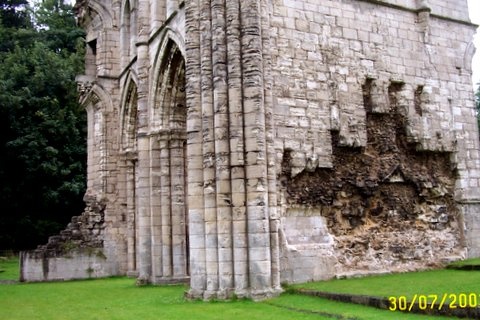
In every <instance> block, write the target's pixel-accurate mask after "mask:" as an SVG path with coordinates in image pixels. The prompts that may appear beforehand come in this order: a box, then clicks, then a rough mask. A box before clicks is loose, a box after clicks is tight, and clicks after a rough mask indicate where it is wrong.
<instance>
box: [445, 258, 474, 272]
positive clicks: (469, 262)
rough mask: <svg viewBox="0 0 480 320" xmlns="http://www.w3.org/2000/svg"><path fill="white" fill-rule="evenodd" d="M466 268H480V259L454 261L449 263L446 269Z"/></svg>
mask: <svg viewBox="0 0 480 320" xmlns="http://www.w3.org/2000/svg"><path fill="white" fill-rule="evenodd" d="M466 266H472V267H480V258H474V259H466V260H460V261H455V262H452V263H450V264H449V265H448V266H447V268H448V269H455V268H462V267H466Z"/></svg>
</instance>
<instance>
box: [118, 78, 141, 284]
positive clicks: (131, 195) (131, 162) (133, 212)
mask: <svg viewBox="0 0 480 320" xmlns="http://www.w3.org/2000/svg"><path fill="white" fill-rule="evenodd" d="M127 83H128V85H127V86H126V90H125V93H124V97H123V104H122V110H121V119H120V123H121V136H120V140H121V141H120V145H121V153H122V155H123V162H122V163H123V165H124V166H123V168H122V169H123V174H124V176H125V187H124V190H125V202H124V211H123V213H122V220H123V221H127V226H128V227H127V268H128V272H129V273H130V274H135V273H136V271H137V264H138V249H137V243H138V241H137V238H138V228H137V225H138V223H137V206H136V203H137V200H136V186H137V183H136V181H137V175H138V173H137V171H138V163H137V128H138V115H137V114H138V105H137V101H138V97H137V86H136V84H135V82H133V80H131V79H128V80H127Z"/></svg>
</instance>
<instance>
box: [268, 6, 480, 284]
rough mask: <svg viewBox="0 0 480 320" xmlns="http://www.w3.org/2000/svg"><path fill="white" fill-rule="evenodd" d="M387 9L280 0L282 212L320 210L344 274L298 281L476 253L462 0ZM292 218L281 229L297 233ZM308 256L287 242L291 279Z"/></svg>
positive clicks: (277, 92) (276, 38) (277, 78)
mask: <svg viewBox="0 0 480 320" xmlns="http://www.w3.org/2000/svg"><path fill="white" fill-rule="evenodd" d="M385 3H386V5H385V6H382V5H380V3H379V2H377V1H375V2H374V1H343V2H342V3H338V2H337V1H324V2H322V4H316V3H310V2H298V1H274V2H273V9H272V12H273V14H272V19H271V30H272V38H273V40H272V41H273V43H274V45H273V46H272V49H271V52H272V61H273V65H272V69H273V81H274V83H273V90H274V94H273V96H274V119H275V134H276V139H275V149H276V152H277V159H278V161H277V173H279V176H280V184H281V187H280V190H283V191H282V192H283V194H284V195H283V197H282V200H281V202H282V207H283V209H282V212H283V215H284V216H288V212H289V210H291V208H295V210H296V212H297V215H298V212H301V211H302V210H301V209H299V208H303V211H304V214H303V215H304V216H310V215H311V214H312V212H317V216H319V217H322V218H323V219H326V221H327V222H326V225H327V226H328V232H329V233H330V234H331V235H332V237H333V239H334V241H333V243H334V244H332V245H331V247H330V248H329V249H328V250H327V251H326V253H324V255H323V256H324V257H329V258H328V261H330V263H334V264H335V268H334V269H332V268H330V267H328V266H326V267H325V268H324V270H325V273H324V274H321V275H318V274H317V271H316V269H315V268H313V267H311V268H310V272H308V271H306V270H302V272H299V273H298V274H299V278H298V280H299V281H303V280H305V279H304V278H305V274H310V275H311V277H312V278H310V279H315V278H317V279H321V278H322V277H325V276H328V275H330V276H333V275H334V274H335V275H339V274H342V273H345V274H349V273H352V272H353V273H355V272H360V273H365V272H374V271H378V270H379V269H382V270H399V271H404V270H412V269H415V268H424V267H428V266H434V265H440V264H442V263H443V262H445V261H447V260H451V259H458V258H461V257H465V256H466V255H470V256H475V255H476V252H477V249H476V247H477V246H476V245H474V246H472V244H474V243H476V242H477V241H478V238H476V236H475V234H476V233H475V231H474V230H476V229H475V227H473V226H474V225H476V223H475V222H474V220H475V218H474V217H475V216H476V215H477V214H476V213H473V212H471V211H468V209H467V212H466V214H465V216H466V217H467V229H466V230H467V232H466V234H464V222H463V215H462V213H461V212H462V211H463V209H462V208H463V205H462V204H461V202H462V201H464V200H465V199H469V200H470V201H474V202H475V201H478V196H475V193H476V192H477V191H476V190H474V188H471V187H470V186H475V185H476V184H477V183H478V175H477V170H478V159H479V158H478V151H477V148H478V139H477V138H476V135H477V134H478V129H477V128H476V123H475V117H474V116H473V115H474V114H473V112H474V109H473V105H472V100H471V95H472V88H471V79H470V73H471V66H470V64H469V62H468V60H469V59H471V56H472V53H473V52H472V50H471V47H470V41H471V39H472V35H473V32H474V28H473V26H469V25H468V22H465V21H468V14H467V10H466V3H461V4H458V3H457V2H455V4H456V5H457V6H456V9H455V10H454V11H448V13H449V14H448V18H449V19H445V18H444V16H447V15H446V13H447V11H446V10H445V8H447V7H448V6H451V5H453V2H452V3H450V2H443V3H440V2H433V1H430V2H428V1H426V2H425V1H424V2H421V1H419V2H415V1H411V2H409V1H396V2H395V1H385ZM450 13H451V14H450ZM442 16H443V17H442ZM450 19H459V20H460V21H456V22H454V21H451V20H450ZM445 30H449V31H452V30H456V31H453V32H445ZM465 128H468V129H466V130H465ZM469 150H470V151H469ZM473 150H475V151H473ZM472 151H473V152H472ZM469 208H473V207H469ZM300 215H301V214H300ZM289 219H290V218H289ZM287 221H288V220H286V221H284V223H283V225H282V228H283V229H284V230H285V231H284V233H285V234H288V233H290V232H291V229H292V228H293V229H295V230H296V228H297V227H296V226H292V225H290V224H289V223H288V222H287ZM304 232H305V234H308V233H309V232H311V230H310V229H308V227H307V228H306V229H305V230H304ZM427 234H428V237H427V238H428V239H429V240H428V241H423V239H424V238H425V235H427ZM474 239H475V240H474ZM309 243H310V245H312V246H314V245H318V242H317V241H316V240H315V239H314V238H312V239H310V240H309ZM466 243H468V244H469V245H468V246H467V247H468V248H469V249H468V250H467V249H466V248H467V247H466V246H465V245H466ZM302 250H303V252H304V257H308V259H311V258H310V257H311V256H312V254H311V252H310V251H309V250H307V249H305V244H302V245H301V246H298V245H297V246H295V245H292V244H291V243H289V242H288V237H287V239H286V241H285V242H284V253H283V258H282V259H283V261H292V263H293V264H288V263H286V264H285V263H284V265H283V268H284V271H283V275H284V279H285V280H289V281H290V280H292V276H289V275H288V274H289V273H288V272H289V271H288V270H294V269H295V268H296V267H298V266H300V265H306V264H305V263H303V264H302V263H300V264H297V263H295V262H293V261H295V260H294V259H291V260H290V259H289V258H287V257H289V256H290V255H292V254H293V253H295V257H296V260H297V261H301V260H302V259H301V258H299V257H301V256H302ZM312 259H313V260H312V261H314V258H312ZM324 259H325V258H324ZM332 261H333V262H332ZM319 263H320V262H319ZM332 270H333V271H332ZM314 274H315V276H313V275H314ZM285 275H287V276H285ZM306 278H308V277H306ZM293 280H294V281H295V280H296V279H295V277H293Z"/></svg>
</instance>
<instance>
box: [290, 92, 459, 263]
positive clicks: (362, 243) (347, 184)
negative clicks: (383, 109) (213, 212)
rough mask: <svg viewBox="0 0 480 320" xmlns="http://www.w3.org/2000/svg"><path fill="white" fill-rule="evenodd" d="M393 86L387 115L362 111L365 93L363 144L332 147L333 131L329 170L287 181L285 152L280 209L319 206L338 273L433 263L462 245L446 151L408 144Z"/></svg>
mask: <svg viewBox="0 0 480 320" xmlns="http://www.w3.org/2000/svg"><path fill="white" fill-rule="evenodd" d="M394 89H395V90H390V91H391V92H390V95H391V96H390V106H389V109H390V110H389V112H388V113H373V112H371V111H368V110H371V108H369V106H368V101H369V99H368V96H366V97H365V104H366V105H365V107H366V110H367V119H366V122H367V136H368V140H367V146H366V147H365V148H349V147H342V146H339V145H338V143H337V141H338V133H337V132H335V131H332V145H333V155H332V156H333V167H332V168H327V169H326V168H317V169H316V170H315V172H313V173H310V172H307V171H303V172H302V173H300V174H298V175H297V176H295V177H294V178H291V175H290V174H289V170H290V169H289V166H288V164H289V159H290V155H289V152H288V151H287V152H285V154H284V158H283V163H282V177H281V181H282V183H283V188H284V190H285V193H286V201H287V206H299V205H300V206H303V207H316V208H320V211H321V214H322V216H324V217H325V218H326V220H327V226H328V229H329V232H331V234H332V235H333V236H334V237H335V251H334V254H335V256H336V257H337V260H338V264H339V268H340V269H343V270H344V271H346V270H351V269H359V268H360V269H365V268H366V269H371V268H382V267H384V268H389V269H391V268H392V267H394V268H395V267H396V266H400V265H403V266H402V267H401V268H405V267H407V269H408V266H411V267H412V268H415V262H414V261H420V260H422V261H424V265H425V262H426V263H427V265H428V264H429V263H431V264H432V265H435V264H438V263H439V262H440V261H441V260H442V258H445V257H448V256H449V255H455V254H458V249H460V247H461V242H462V240H461V239H460V238H461V232H459V230H458V229H459V228H458V225H457V223H458V221H457V216H458V214H459V213H458V210H457V208H456V206H455V202H454V199H453V194H454V186H455V179H456V170H455V169H454V168H453V167H452V165H451V162H450V154H449V153H446V152H435V153H434V152H425V151H421V152H420V151H417V150H416V147H415V145H414V144H411V143H409V142H408V139H407V136H406V133H405V128H406V119H405V116H404V115H402V112H399V110H398V108H397V105H396V100H395V98H394V97H395V95H394V94H395V92H396V91H397V89H399V88H394ZM410 262H413V264H412V263H410ZM405 263H406V264H405ZM418 265H419V266H420V265H421V264H420V263H419V264H418Z"/></svg>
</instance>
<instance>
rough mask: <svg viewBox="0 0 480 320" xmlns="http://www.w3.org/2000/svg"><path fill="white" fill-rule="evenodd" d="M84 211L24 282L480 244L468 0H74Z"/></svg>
mask: <svg viewBox="0 0 480 320" xmlns="http://www.w3.org/2000/svg"><path fill="white" fill-rule="evenodd" d="M75 8H76V12H77V17H78V22H79V24H80V25H81V26H83V27H84V28H85V30H86V32H87V35H86V48H87V54H86V69H85V74H84V75H81V76H78V86H79V91H80V95H81V97H80V100H81V103H82V104H83V106H84V107H85V109H86V112H87V113H88V124H89V127H88V191H87V193H86V195H85V202H86V210H85V212H84V213H83V214H82V215H80V216H78V217H74V218H72V221H71V223H70V224H69V225H68V226H67V228H66V229H65V230H64V231H62V232H61V233H60V234H59V235H57V236H53V237H51V238H50V240H49V242H48V244H46V245H43V246H39V247H38V248H37V249H36V250H34V251H30V252H24V253H22V259H21V260H22V261H21V264H22V272H21V274H22V279H23V280H24V281H48V280H61V279H75V278H88V277H103V276H110V275H130V276H133V277H136V278H137V281H138V283H157V284H160V283H174V282H180V281H188V283H189V284H190V291H189V293H188V294H189V296H191V297H195V298H204V299H209V298H219V299H222V298H228V297H231V296H232V295H236V296H240V297H251V298H255V299H259V298H262V297H267V296H270V295H275V294H277V293H278V292H280V291H281V286H280V285H281V283H295V282H305V281H310V280H320V279H327V278H331V277H335V276H348V275H350V274H355V273H365V274H367V273H375V272H386V271H405V270H416V269H422V268H428V267H434V266H438V265H441V264H442V263H445V262H446V261H450V260H455V259H461V258H465V257H476V256H480V236H479V235H480V189H479V184H480V155H479V139H478V128H477V120H476V113H475V106H474V99H473V98H474V97H473V90H472V83H471V59H472V56H473V53H474V51H475V49H474V47H473V45H472V43H471V41H472V38H473V34H474V32H475V29H476V26H474V25H473V24H471V23H470V21H469V18H468V8H467V0H429V1H419V0H322V1H318V0H303V1H296V0H208V1H205V0H186V1H184V2H180V1H178V0H163V1H162V0H157V1H154V0H78V1H77V4H76V6H75Z"/></svg>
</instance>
